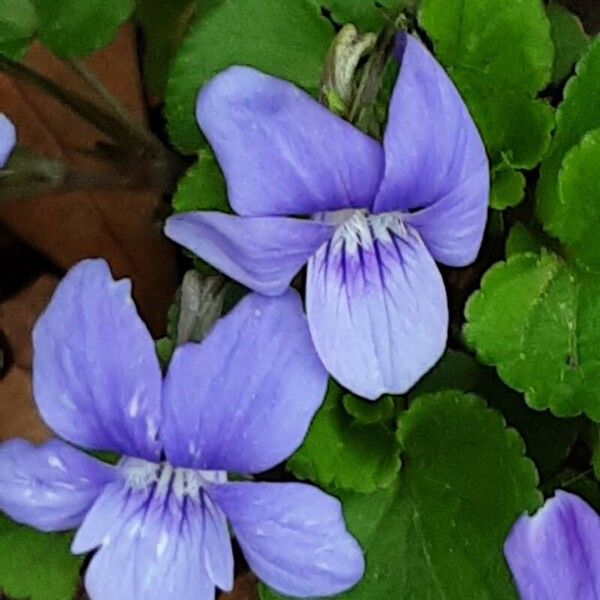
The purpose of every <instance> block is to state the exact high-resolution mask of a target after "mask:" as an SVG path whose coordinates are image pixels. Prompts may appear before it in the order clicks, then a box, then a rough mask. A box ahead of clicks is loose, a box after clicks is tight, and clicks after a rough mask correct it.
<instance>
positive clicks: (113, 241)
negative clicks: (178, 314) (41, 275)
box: [0, 25, 176, 337]
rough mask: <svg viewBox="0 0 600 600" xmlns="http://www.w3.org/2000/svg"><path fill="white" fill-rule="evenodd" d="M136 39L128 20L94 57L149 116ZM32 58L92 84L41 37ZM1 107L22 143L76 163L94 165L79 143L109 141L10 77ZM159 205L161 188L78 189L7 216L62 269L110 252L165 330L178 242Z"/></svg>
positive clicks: (71, 84)
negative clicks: (171, 238)
mask: <svg viewBox="0 0 600 600" xmlns="http://www.w3.org/2000/svg"><path fill="white" fill-rule="evenodd" d="M135 40H136V36H135V29H134V28H133V27H132V26H131V25H126V26H124V27H123V28H122V29H121V30H120V32H119V35H118V37H117V39H116V40H115V41H114V43H113V44H112V45H111V46H109V47H108V48H106V49H104V50H102V51H100V52H98V53H97V54H95V55H93V56H92V57H90V58H89V59H88V60H87V64H88V67H89V68H90V69H91V70H92V71H93V72H94V73H95V74H96V76H97V77H98V78H99V79H100V80H102V81H103V83H104V84H105V86H106V87H107V88H108V89H109V90H110V91H111V92H112V94H114V96H116V97H117V98H119V100H120V101H121V102H122V104H123V105H124V106H125V107H126V108H127V109H128V110H129V111H130V113H131V114H133V115H135V116H136V117H137V118H138V119H139V120H140V122H143V121H144V119H145V106H144V101H143V95H142V85H141V81H140V75H139V68H138V57H137V50H136V42H135ZM26 63H27V64H28V65H29V66H30V67H33V68H35V69H36V70H38V71H40V72H42V73H43V74H44V75H46V76H48V77H50V78H51V79H52V80H54V81H56V82H58V83H59V84H60V85H61V86H63V87H66V88H69V89H73V90H77V91H78V92H79V93H82V92H83V93H86V89H87V88H86V86H85V84H84V83H83V82H82V81H81V79H80V78H79V77H78V76H77V75H76V74H75V73H74V72H73V71H72V69H70V68H69V67H68V66H67V65H66V64H65V63H63V62H62V61H60V60H59V59H57V58H56V57H54V56H53V55H51V54H50V53H49V52H48V51H47V50H45V49H44V48H43V47H42V46H40V45H39V44H34V45H32V47H31V49H30V51H29V53H28V56H27V60H26ZM88 95H89V94H88ZM90 97H94V96H93V95H91V96H90ZM0 107H1V109H2V111H3V112H5V113H6V114H7V115H8V116H9V117H10V118H11V119H12V120H13V121H14V122H15V124H16V126H17V129H18V136H19V142H20V144H22V145H23V146H25V147H27V148H29V149H31V150H33V151H35V152H38V153H40V154H45V155H47V156H51V157H56V158H61V159H65V160H66V161H68V162H69V163H70V164H74V165H79V166H81V165H89V160H87V159H85V158H83V157H82V155H81V154H80V153H79V152H76V151H75V150H74V149H75V148H82V147H85V148H91V147H93V146H94V145H95V143H96V142H97V141H99V140H103V137H102V135H101V134H100V133H98V132H97V131H96V130H95V129H94V128H93V127H92V126H90V125H88V124H86V123H84V122H83V121H81V120H80V119H79V118H78V117H77V116H75V115H74V114H73V113H72V112H71V111H70V110H69V109H67V108H65V107H64V106H63V105H61V104H60V103H59V102H57V101H56V100H54V99H51V98H49V97H48V96H46V95H44V94H43V93H41V92H40V91H39V90H37V89H35V88H32V87H31V86H28V85H24V84H22V83H20V82H15V81H14V80H12V79H9V78H7V77H6V76H0ZM159 204H160V198H159V197H158V195H157V194H155V193H144V192H137V191H127V190H114V191H110V192H105V191H103V192H87V191H86V192H73V193H69V194H61V195H55V196H45V197H43V198H39V199H35V200H15V201H10V202H5V203H3V204H2V206H1V207H0V222H2V223H4V224H5V225H6V226H7V227H8V228H9V229H10V230H12V231H13V232H14V233H15V234H16V235H18V236H19V237H21V238H22V239H24V240H26V241H27V242H28V243H29V244H31V245H32V246H33V247H35V248H36V249H38V250H39V251H41V252H43V253H44V254H45V255H46V256H48V257H49V258H50V259H51V260H52V261H53V262H54V263H55V264H56V265H58V266H60V267H61V268H64V269H67V268H69V267H70V266H72V265H73V264H74V263H76V262H77V261H79V260H81V259H82V258H85V257H97V256H102V257H104V258H106V259H107V260H108V262H109V263H110V265H111V267H112V269H113V273H114V275H115V276H116V277H130V278H131V279H132V280H133V288H134V297H135V299H136V302H137V303H138V306H139V308H140V312H141V313H142V316H143V317H144V319H145V320H146V321H147V323H148V325H149V326H150V328H151V329H152V331H153V333H154V334H155V335H156V336H157V337H158V336H159V335H160V334H162V332H163V330H164V327H165V322H166V311H167V308H168V306H169V303H170V300H171V297H172V295H173V292H174V289H175V287H176V269H175V252H174V248H173V246H172V245H171V244H169V243H168V242H167V241H166V240H165V238H164V236H163V235H162V231H161V227H160V224H159V223H158V222H157V221H156V219H155V213H156V210H157V207H158V206H159Z"/></svg>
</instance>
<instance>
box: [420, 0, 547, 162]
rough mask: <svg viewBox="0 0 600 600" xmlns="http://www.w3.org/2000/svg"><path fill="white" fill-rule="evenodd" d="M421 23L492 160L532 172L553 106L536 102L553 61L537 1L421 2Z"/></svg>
mask: <svg viewBox="0 0 600 600" xmlns="http://www.w3.org/2000/svg"><path fill="white" fill-rule="evenodd" d="M419 22H420V24H421V26H422V27H423V28H424V29H425V31H426V32H427V34H428V35H429V37H430V38H431V39H432V40H433V42H434V45H435V49H436V56H437V58H438V59H439V60H440V61H441V62H442V64H443V65H444V66H445V67H446V68H447V69H448V73H449V75H450V77H452V79H453V80H454V82H455V83H456V85H457V86H458V88H459V90H460V92H461V94H462V96H463V98H464V99H465V102H466V103H467V105H468V107H469V109H470V111H471V114H472V115H473V118H474V119H475V122H476V123H477V125H478V127H479V129H480V131H481V134H482V136H483V139H484V141H485V144H486V147H487V150H488V153H489V154H490V156H491V157H492V161H493V162H494V163H500V162H503V161H504V160H506V159H508V161H509V164H510V165H512V166H513V167H517V168H532V167H534V166H535V165H536V164H537V163H538V162H539V161H540V159H541V157H542V155H543V154H544V152H545V151H546V149H547V147H548V144H549V142H550V133H551V131H552V126H553V120H552V110H551V108H550V107H549V106H548V105H547V104H546V103H545V102H543V101H540V100H537V99H536V96H537V94H538V92H539V91H540V90H542V89H543V88H544V87H545V86H546V84H547V83H548V81H549V79H550V74H551V70H552V64H553V59H554V49H553V44H552V40H551V37H550V24H549V22H548V18H547V17H546V14H545V12H544V9H543V7H542V3H541V2H540V1H539V0H520V1H519V2H497V0H479V1H478V2H465V1H464V0H423V3H422V5H421V10H420V11H419ZM517 65H518V66H517Z"/></svg>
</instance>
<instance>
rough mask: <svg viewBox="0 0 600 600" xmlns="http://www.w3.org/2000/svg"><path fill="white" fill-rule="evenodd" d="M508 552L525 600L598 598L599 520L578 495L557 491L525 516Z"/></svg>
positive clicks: (509, 542) (507, 545) (516, 527)
mask: <svg viewBox="0 0 600 600" xmlns="http://www.w3.org/2000/svg"><path fill="white" fill-rule="evenodd" d="M504 553H505V555H506V559H507V561H508V564H509V565H510V568H511V570H512V573H513V576H514V578H515V582H516V585H517V588H518V590H519V595H520V598H521V600H556V599H558V598H561V599H563V598H564V599H565V600H595V599H597V598H600V517H599V516H598V515H597V514H596V512H595V511H594V509H593V508H591V507H590V506H589V505H588V504H587V503H586V502H585V501H583V500H582V499H581V498H579V497H578V496H575V495H574V494H570V493H567V492H563V491H557V492H556V495H555V496H554V497H553V498H550V499H549V500H547V501H546V503H545V505H544V506H543V508H541V509H540V510H539V511H538V512H537V513H536V514H535V515H534V516H532V517H530V516H528V515H524V516H522V517H521V518H520V519H519V520H518V521H517V523H516V524H515V525H514V527H513V528H512V530H511V532H510V535H509V536H508V538H507V540H506V543H505V545H504Z"/></svg>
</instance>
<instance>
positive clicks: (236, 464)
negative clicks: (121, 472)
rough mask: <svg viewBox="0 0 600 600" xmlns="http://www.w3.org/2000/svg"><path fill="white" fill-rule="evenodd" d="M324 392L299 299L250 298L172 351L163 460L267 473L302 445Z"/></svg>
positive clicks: (295, 296) (289, 293)
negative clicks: (199, 336)
mask: <svg viewBox="0 0 600 600" xmlns="http://www.w3.org/2000/svg"><path fill="white" fill-rule="evenodd" d="M326 385H327V373H326V372H325V369H324V368H323V366H322V364H321V362H320V361H319V359H318V357H317V355H316V352H315V350H314V347H313V344H312V341H311V338H310V334H309V331H308V325H307V322H306V317H305V316H304V314H303V312H302V304H301V302H300V298H299V296H298V294H297V293H296V292H295V291H293V290H289V291H287V292H286V293H285V294H284V295H282V296H280V297H277V298H267V297H265V296H261V295H259V294H250V295H249V296H246V297H245V298H244V299H243V300H242V301H241V302H240V303H239V304H238V305H237V306H236V307H235V308H234V309H233V311H232V312H231V313H229V314H228V315H227V316H226V317H224V318H223V319H221V320H220V321H219V322H218V323H217V324H216V325H215V326H214V328H213V329H212V331H211V332H210V333H209V335H208V337H207V338H206V339H205V340H204V341H203V342H202V344H187V345H185V346H182V347H180V348H178V349H177V350H176V351H175V354H174V355H173V359H172V360H171V365H170V367H169V372H168V374H167V377H166V380H165V400H164V421H163V427H162V432H163V441H164V444H165V452H166V455H167V459H168V460H169V462H171V463H172V464H174V465H176V466H180V467H187V468H195V469H213V470H226V471H234V472H238V473H256V472H260V471H264V470H266V469H269V468H271V467H273V466H275V465H276V464H278V463H279V462H281V461H282V460H284V459H286V458H287V457H288V456H289V455H290V454H292V452H294V450H296V448H298V446H299V445H300V444H301V443H302V440H303V438H304V436H305V434H306V432H307V430H308V426H309V424H310V421H311V419H312V417H313V415H314V413H315V412H316V410H317V408H318V407H319V405H320V404H321V402H322V400H323V396H324V394H325V388H326Z"/></svg>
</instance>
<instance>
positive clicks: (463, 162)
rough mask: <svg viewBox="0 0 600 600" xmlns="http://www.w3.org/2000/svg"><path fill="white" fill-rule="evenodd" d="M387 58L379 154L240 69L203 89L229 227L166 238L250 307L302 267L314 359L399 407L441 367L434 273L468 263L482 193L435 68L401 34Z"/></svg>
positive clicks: (319, 110) (201, 223)
mask: <svg viewBox="0 0 600 600" xmlns="http://www.w3.org/2000/svg"><path fill="white" fill-rule="evenodd" d="M396 56H397V58H398V60H399V61H401V63H402V65H401V71H400V75H399V77H398V81H397V83H396V87H395V90H394V93H393V96H392V100H391V104H390V110H389V121H388V125H387V131H386V132H385V137H384V141H383V146H382V145H380V144H379V143H378V142H376V141H375V140H374V139H372V138H370V137H368V136H366V135H364V134H363V133H361V132H360V131H359V130H357V129H355V128H354V127H352V126H351V125H350V124H349V123H347V122H346V121H344V120H342V119H341V118H339V117H337V116H335V115H334V114H333V113H331V112H329V111H328V110H326V109H325V108H324V107H322V106H321V105H319V104H318V103H317V102H315V101H314V100H313V99H312V98H310V97H309V96H308V95H307V94H305V93H303V92H302V91H300V90H299V89H297V88H296V87H294V86H293V85H291V84H290V83H287V82H285V81H281V80H279V79H275V78H273V77H269V76H268V75H265V74H263V73H260V72H258V71H255V70H253V69H250V68H246V67H232V68H229V69H227V70H226V71H224V72H223V73H221V74H219V75H218V76H217V77H215V78H214V79H213V80H212V81H211V82H209V83H208V84H207V85H206V86H205V87H204V88H203V90H202V91H201V93H200V96H199V99H198V107H197V117H198V122H199V124H200V126H201V128H202V130H203V131H204V134H205V135H206V137H207V138H208V140H209V141H210V143H211V145H212V147H213V149H214V151H215V154H216V156H217V158H218V160H219V163H220V165H221V168H222V169H223V172H224V174H225V179H226V181H227V187H228V194H229V200H230V203H231V206H232V207H233V209H234V210H235V211H236V212H237V213H238V215H239V216H238V215H226V214H220V213H215V212H196V213H187V214H180V215H176V216H173V217H171V218H170V219H169V220H168V221H167V225H166V233H167V235H168V236H169V237H170V238H172V239H173V240H175V241H176V242H178V243H180V244H182V245H183V246H185V247H186V248H188V249H189V250H191V251H193V252H195V253H196V254H197V255H198V256H200V257H201V258H203V259H204V260H206V261H208V262H209V263H211V264H212V265H214V266H216V267H217V268H219V269H220V270H221V271H223V272H224V273H226V274H227V275H229V276H230V277H232V278H234V279H236V280H238V281H240V282H241V283H243V284H244V285H246V286H248V287H250V288H251V289H253V290H255V291H257V292H260V293H263V294H267V295H272V296H275V295H278V294H281V293H282V292H283V291H284V290H285V289H286V288H287V287H288V285H289V284H290V281H291V280H292V278H293V277H294V276H295V274H296V273H297V272H298V271H299V269H301V268H302V266H303V265H304V264H306V263H308V276H307V290H306V308H307V313H308V321H309V327H310V331H311V334H312V337H313V340H314V343H315V346H316V349H317V352H318V354H319V356H320V357H321V360H322V361H323V363H324V364H325V366H326V367H327V369H328V370H329V372H330V373H331V374H332V375H333V376H334V377H335V378H336V379H337V380H338V381H340V382H341V383H342V384H343V385H344V386H346V387H347V388H349V389H350V390H352V391H354V392H355V393H358V394H360V395H362V396H364V397H366V398H370V399H374V398H377V397H378V396H379V395H381V394H382V393H384V392H390V393H402V392H405V391H406V390H407V389H409V388H410V387H411V386H412V385H413V384H414V383H415V382H416V381H417V380H418V379H419V378H420V377H421V376H422V375H423V374H424V373H425V372H426V371H427V370H428V369H429V368H430V367H431V366H432V365H433V364H434V363H435V362H436V361H437V359H438V358H439V356H440V355H441V353H442V352H443V350H444V347H445V343H446V337H447V325H448V308H447V301H446V292H445V289H444V285H443V282H442V278H441V276H440V273H439V271H438V268H437V266H436V264H435V261H439V262H441V263H443V264H446V265H450V266H463V265H467V264H469V263H470V262H472V261H473V260H474V258H475V257H476V255H477V252H478V250H479V246H480V244H481V239H482V236H483V231H484V227H485V221H486V215H487V203H488V192H489V172H488V162H487V158H486V154H485V149H484V147H483V144H482V142H481V138H480V136H479V134H478V132H477V129H476V127H475V125H474V123H473V121H472V119H471V117H470V116H469V113H468V111H467V109H466V107H465V105H464V103H463V101H462V100H461V98H460V96H459V94H458V92H457V91H456V89H455V87H454V86H453V84H452V82H451V81H450V79H449V78H448V76H447V75H446V73H445V72H444V70H443V69H442V67H441V66H440V65H439V64H438V63H437V62H436V61H435V59H434V58H433V57H432V56H431V54H430V53H429V52H428V51H427V50H426V48H425V47H424V46H423V45H422V44H421V43H420V42H419V41H417V40H416V39H415V38H413V37H411V36H407V35H405V34H401V35H399V36H398V39H397V47H396ZM286 215H292V217H288V216H286ZM293 215H308V216H311V217H312V218H311V219H299V218H293Z"/></svg>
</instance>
